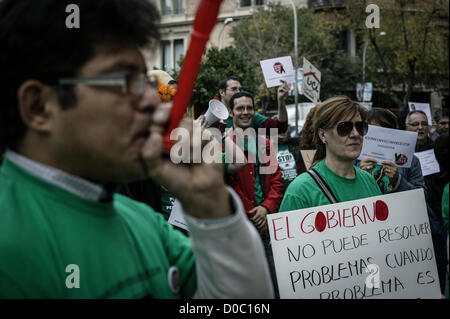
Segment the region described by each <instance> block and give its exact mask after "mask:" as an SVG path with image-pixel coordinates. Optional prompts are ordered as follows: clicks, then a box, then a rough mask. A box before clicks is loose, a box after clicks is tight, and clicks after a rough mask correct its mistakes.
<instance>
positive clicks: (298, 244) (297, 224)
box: [267, 189, 441, 299]
mask: <svg viewBox="0 0 450 319" xmlns="http://www.w3.org/2000/svg"><path fill="white" fill-rule="evenodd" d="M267 218H268V226H269V233H270V239H271V245H272V250H273V257H274V261H275V270H276V275H277V280H278V287H279V291H280V297H281V298H308V299H365V298H381V299H392V298H408V299H409V298H414V299H415V298H427V299H428V298H433V299H434V298H436V299H438V298H440V297H441V292H440V288H439V279H438V273H437V268H436V261H435V255H434V249H433V242H432V240H431V230H430V224H429V221H428V215H427V209H426V205H425V196H424V192H423V190H422V189H416V190H411V191H406V192H399V193H395V194H389V195H383V196H375V197H371V198H366V199H361V200H356V201H349V202H343V203H338V204H333V205H326V206H319V207H314V208H307V209H301V210H296V211H290V212H283V213H277V214H269V215H267Z"/></svg>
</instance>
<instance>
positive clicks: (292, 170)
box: [277, 144, 297, 189]
mask: <svg viewBox="0 0 450 319" xmlns="http://www.w3.org/2000/svg"><path fill="white" fill-rule="evenodd" d="M277 160H278V166H280V169H281V178H282V179H283V183H284V189H286V188H287V187H288V186H289V184H290V183H291V182H292V181H293V180H294V179H295V178H296V177H297V164H296V163H295V157H294V155H293V154H292V153H291V151H290V150H289V146H288V145H287V144H278V152H277Z"/></svg>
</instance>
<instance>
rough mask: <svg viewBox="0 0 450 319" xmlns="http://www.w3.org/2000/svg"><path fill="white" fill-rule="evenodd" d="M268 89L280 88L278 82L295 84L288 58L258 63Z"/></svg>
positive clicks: (292, 68) (289, 58)
mask: <svg viewBox="0 0 450 319" xmlns="http://www.w3.org/2000/svg"><path fill="white" fill-rule="evenodd" d="M259 63H260V65H261V69H262V72H263V75H264V80H265V81H266V86H267V87H268V88H271V87H274V86H280V85H281V82H280V80H284V81H286V82H287V83H295V71H294V65H293V64H292V58H291V57H290V56H284V57H279V58H274V59H268V60H263V61H259Z"/></svg>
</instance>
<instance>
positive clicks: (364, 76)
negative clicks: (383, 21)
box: [362, 31, 386, 85]
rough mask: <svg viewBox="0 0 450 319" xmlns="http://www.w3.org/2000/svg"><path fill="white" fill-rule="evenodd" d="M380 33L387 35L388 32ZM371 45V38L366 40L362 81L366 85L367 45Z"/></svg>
mask: <svg viewBox="0 0 450 319" xmlns="http://www.w3.org/2000/svg"><path fill="white" fill-rule="evenodd" d="M379 35H381V36H383V35H386V32H384V31H381V32H380V33H379ZM368 45H369V40H366V42H364V50H363V65H362V83H363V85H364V81H365V80H366V50H367V46H368Z"/></svg>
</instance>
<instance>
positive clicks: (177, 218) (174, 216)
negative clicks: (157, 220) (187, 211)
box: [168, 199, 189, 230]
mask: <svg viewBox="0 0 450 319" xmlns="http://www.w3.org/2000/svg"><path fill="white" fill-rule="evenodd" d="M168 222H169V223H170V224H172V225H175V226H178V227H180V228H183V229H185V230H189V229H188V227H187V224H186V221H185V219H184V216H183V206H182V205H181V202H180V201H179V200H178V199H175V201H174V202H173V207H172V212H171V213H170V216H169V220H168Z"/></svg>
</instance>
